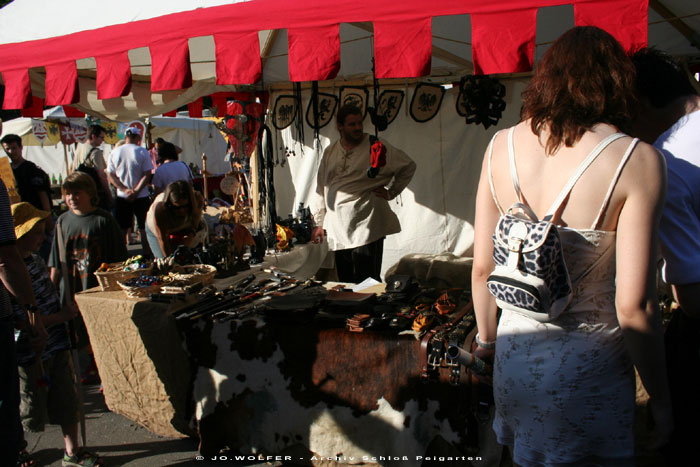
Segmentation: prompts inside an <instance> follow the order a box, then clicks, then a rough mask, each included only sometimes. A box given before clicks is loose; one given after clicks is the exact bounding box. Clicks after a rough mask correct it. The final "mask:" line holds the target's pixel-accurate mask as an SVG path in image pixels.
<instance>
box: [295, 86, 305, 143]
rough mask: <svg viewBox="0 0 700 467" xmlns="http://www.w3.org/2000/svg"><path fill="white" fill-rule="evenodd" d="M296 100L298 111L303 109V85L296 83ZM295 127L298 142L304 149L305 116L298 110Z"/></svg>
mask: <svg viewBox="0 0 700 467" xmlns="http://www.w3.org/2000/svg"><path fill="white" fill-rule="evenodd" d="M294 98H295V100H296V107H297V109H303V108H304V107H303V106H302V103H301V83H294ZM294 125H295V128H296V133H297V135H296V136H297V137H296V140H297V141H299V143H301V147H302V148H303V147H304V115H303V114H302V112H301V110H297V112H296V118H295V119H294Z"/></svg>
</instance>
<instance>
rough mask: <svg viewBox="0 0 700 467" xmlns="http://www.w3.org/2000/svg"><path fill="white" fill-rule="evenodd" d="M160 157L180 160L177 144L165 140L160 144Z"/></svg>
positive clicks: (163, 159)
mask: <svg viewBox="0 0 700 467" xmlns="http://www.w3.org/2000/svg"><path fill="white" fill-rule="evenodd" d="M158 159H160V160H162V161H176V160H178V157H177V149H175V145H174V144H173V143H170V142H168V141H164V142H163V143H161V144H160V145H159V146H158Z"/></svg>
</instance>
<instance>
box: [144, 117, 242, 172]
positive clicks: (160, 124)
mask: <svg viewBox="0 0 700 467" xmlns="http://www.w3.org/2000/svg"><path fill="white" fill-rule="evenodd" d="M149 121H150V122H151V124H152V125H153V127H152V128H151V138H152V140H153V141H154V142H155V140H156V138H158V137H161V138H163V139H164V140H166V141H170V142H171V143H173V144H175V145H176V146H179V147H180V148H181V149H182V153H181V154H180V157H179V158H180V160H181V161H183V162H185V163H187V164H189V163H190V162H192V163H194V164H195V165H196V166H197V167H199V168H200V169H201V168H202V154H206V155H207V171H208V172H209V173H211V174H215V175H216V174H222V173H226V172H228V171H230V170H231V166H230V165H229V163H228V162H224V156H225V155H226V140H225V139H224V137H223V135H222V134H221V132H220V131H219V130H218V128H217V127H216V125H215V124H214V122H212V121H210V120H200V119H196V118H170V117H153V118H151V119H150V120H149Z"/></svg>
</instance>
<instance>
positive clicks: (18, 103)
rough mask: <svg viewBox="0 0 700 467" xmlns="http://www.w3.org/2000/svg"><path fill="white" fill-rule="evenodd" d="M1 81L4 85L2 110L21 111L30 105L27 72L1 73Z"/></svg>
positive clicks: (30, 91) (30, 93)
mask: <svg viewBox="0 0 700 467" xmlns="http://www.w3.org/2000/svg"><path fill="white" fill-rule="evenodd" d="M2 80H3V81H4V83H5V99H4V101H3V104H2V108H3V109H22V108H24V107H27V106H29V105H31V99H32V90H31V86H30V84H29V71H28V70H12V71H3V72H2ZM41 116H42V117H43V115H41Z"/></svg>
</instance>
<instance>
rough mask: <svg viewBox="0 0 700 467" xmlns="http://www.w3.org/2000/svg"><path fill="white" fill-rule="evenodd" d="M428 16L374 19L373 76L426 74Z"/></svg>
mask: <svg viewBox="0 0 700 467" xmlns="http://www.w3.org/2000/svg"><path fill="white" fill-rule="evenodd" d="M432 41H433V38H432V33H431V26H430V18H421V19H418V20H414V21H375V22H374V56H375V61H376V74H377V78H417V77H419V76H426V75H429V74H430V58H431V56H432V52H433V42H432Z"/></svg>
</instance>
